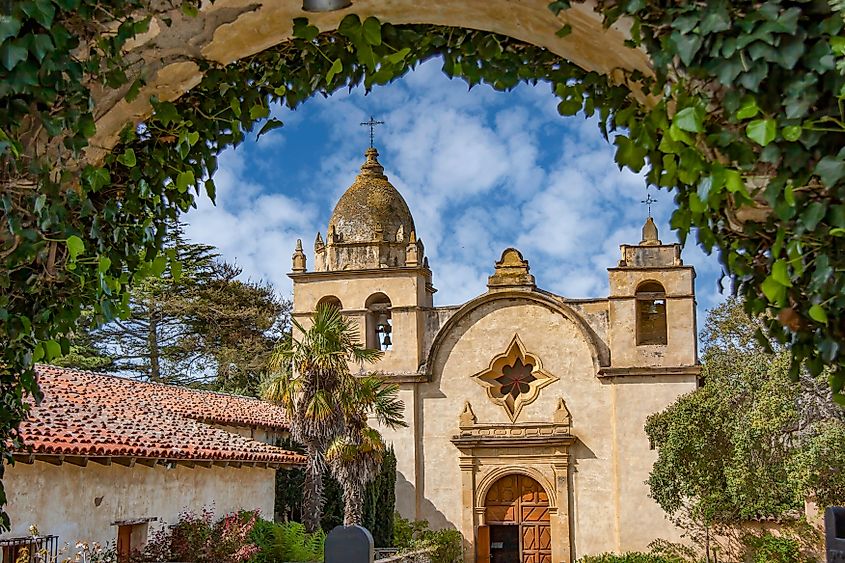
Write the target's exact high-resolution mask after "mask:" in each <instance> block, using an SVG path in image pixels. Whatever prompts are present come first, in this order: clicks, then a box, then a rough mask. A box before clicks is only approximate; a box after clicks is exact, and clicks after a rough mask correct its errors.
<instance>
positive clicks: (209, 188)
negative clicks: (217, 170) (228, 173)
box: [205, 178, 217, 202]
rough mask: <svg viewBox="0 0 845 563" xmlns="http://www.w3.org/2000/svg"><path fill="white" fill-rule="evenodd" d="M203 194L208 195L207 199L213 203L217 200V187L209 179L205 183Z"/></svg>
mask: <svg viewBox="0 0 845 563" xmlns="http://www.w3.org/2000/svg"><path fill="white" fill-rule="evenodd" d="M205 193H206V194H208V198H209V199H210V200H211V201H212V202H214V201H215V199H216V198H217V186H216V185H215V184H214V180H212V179H211V178H209V179H208V180H206V181H205Z"/></svg>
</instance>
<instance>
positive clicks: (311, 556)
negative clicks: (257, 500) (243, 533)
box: [249, 520, 326, 563]
mask: <svg viewBox="0 0 845 563" xmlns="http://www.w3.org/2000/svg"><path fill="white" fill-rule="evenodd" d="M250 541H251V542H252V543H253V544H255V545H256V546H258V549H259V551H258V553H256V554H255V555H254V556H253V557H252V559H250V560H249V563H287V562H303V563H305V562H308V563H311V562H313V561H322V560H323V545H324V543H325V541H326V534H325V533H324V532H323V531H322V530H319V531H317V532H315V533H313V534H309V533H307V532H306V531H305V526H303V525H302V524H300V523H299V522H283V523H275V522H268V521H267V520H260V521H258V522H257V523H256V525H255V527H254V528H253V530H252V535H251V536H250Z"/></svg>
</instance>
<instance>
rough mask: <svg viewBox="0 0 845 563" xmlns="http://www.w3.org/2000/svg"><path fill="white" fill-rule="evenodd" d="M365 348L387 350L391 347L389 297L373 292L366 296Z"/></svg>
mask: <svg viewBox="0 0 845 563" xmlns="http://www.w3.org/2000/svg"><path fill="white" fill-rule="evenodd" d="M364 307H365V308H366V309H367V348H371V349H373V350H381V351H382V352H388V351H390V350H392V349H393V319H392V316H391V311H390V308H391V303H390V298H389V297H388V296H387V295H385V294H384V293H380V292H379V293H374V294H372V295H370V297H368V298H367V301H366V303H365V304H364Z"/></svg>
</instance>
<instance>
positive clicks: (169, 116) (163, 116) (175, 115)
mask: <svg viewBox="0 0 845 563" xmlns="http://www.w3.org/2000/svg"><path fill="white" fill-rule="evenodd" d="M155 116H156V118H158V120H159V121H161V124H162V125H164V126H165V127H167V126H168V125H170V124H171V123H175V122H176V121H178V120H179V110H177V109H176V106H175V105H173V104H172V103H170V102H162V103H160V104H158V105H157V106H156V107H155Z"/></svg>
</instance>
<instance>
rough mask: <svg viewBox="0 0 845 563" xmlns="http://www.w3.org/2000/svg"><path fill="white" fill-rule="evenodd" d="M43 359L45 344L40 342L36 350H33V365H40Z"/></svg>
mask: <svg viewBox="0 0 845 563" xmlns="http://www.w3.org/2000/svg"><path fill="white" fill-rule="evenodd" d="M42 359H44V343H43V342H39V343H38V344H36V345H35V348H34V349H33V350H32V361H33V363H38V362H40V361H41V360H42Z"/></svg>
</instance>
